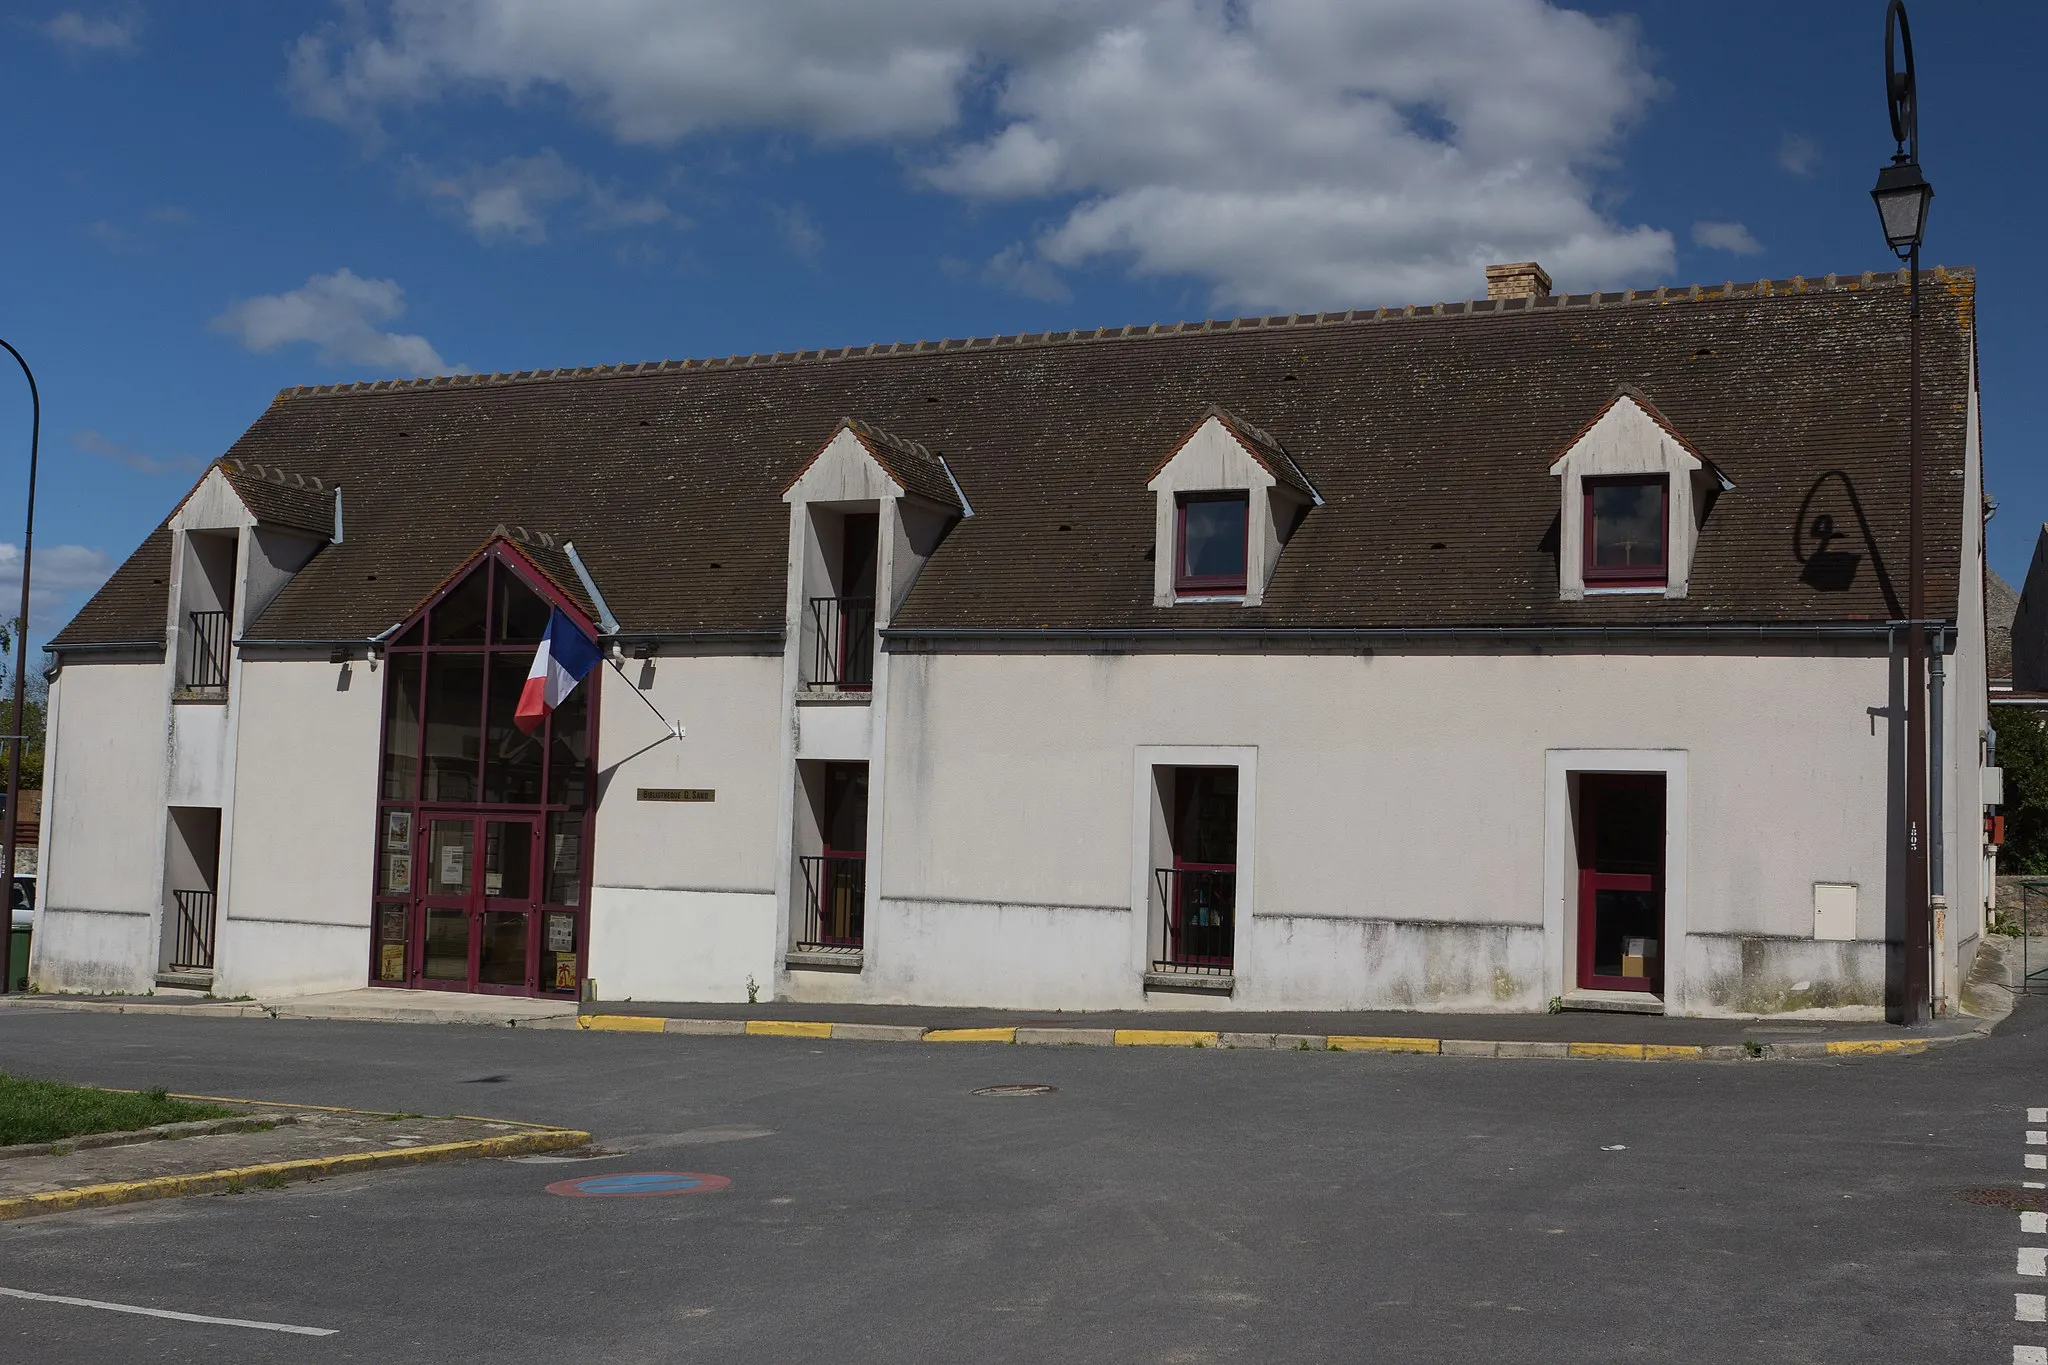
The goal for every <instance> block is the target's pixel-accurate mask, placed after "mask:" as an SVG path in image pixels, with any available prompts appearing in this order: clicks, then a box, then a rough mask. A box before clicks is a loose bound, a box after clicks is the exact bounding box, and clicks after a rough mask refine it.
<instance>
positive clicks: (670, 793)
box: [640, 787, 718, 801]
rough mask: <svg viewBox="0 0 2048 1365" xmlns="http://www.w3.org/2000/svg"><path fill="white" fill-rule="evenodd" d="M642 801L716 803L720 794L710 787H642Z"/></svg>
mask: <svg viewBox="0 0 2048 1365" xmlns="http://www.w3.org/2000/svg"><path fill="white" fill-rule="evenodd" d="M640 799H641V800H642V801H716V800H717V799H718V793H717V792H715V791H713V790H712V789H711V788H709V787H642V788H641V789H640Z"/></svg>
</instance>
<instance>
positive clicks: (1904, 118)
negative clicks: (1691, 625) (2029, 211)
mask: <svg viewBox="0 0 2048 1365" xmlns="http://www.w3.org/2000/svg"><path fill="white" fill-rule="evenodd" d="M1884 76H1885V98H1886V101H1887V103H1888V104H1889V105H1890V107H1891V120H1892V140H1893V141H1894V142H1896V143H1897V144H1898V149H1897V151H1895V152H1894V153H1893V154H1892V159H1891V164H1890V165H1888V166H1886V167H1885V168H1884V169H1883V170H1881V171H1879V172H1878V175H1877V185H1876V186H1875V187H1874V188H1873V189H1872V190H1871V191H1870V197H1871V199H1872V200H1873V201H1875V203H1876V204H1877V216H1878V220H1879V221H1880V222H1881V223H1882V224H1883V227H1884V240H1885V243H1886V245H1888V246H1890V247H1891V249H1892V251H1893V252H1894V253H1896V254H1897V255H1898V257H1899V258H1900V259H1901V260H1903V261H1904V262H1905V263H1906V276H1907V290H1908V292H1907V310H1908V317H1909V318H1910V322H1909V324H1908V331H1909V333H1910V338H1909V340H1908V342H1907V346H1908V354H1909V357H1910V358H1909V360H1908V361H1907V371H1908V376H1907V381H1906V384H1907V392H1906V528H1907V529H1906V898H1905V899H1906V942H1905V956H1906V960H1905V963H1904V964H1903V965H1904V968H1905V971H1904V973H1903V982H1902V985H1901V998H1900V999H1899V1001H1898V1002H1897V1004H1896V1007H1895V1013H1896V1015H1897V1018H1898V1022H1899V1023H1902V1024H1919V1023H1924V1022H1926V1020H1927V1018H1928V1017H1929V1014H1930V1012H1931V1007H1932V1001H1931V999H1930V997H1931V995H1932V989H1931V987H1932V983H1933V961H1932V955H1933V949H1934V935H1933V924H1932V918H1933V917H1932V904H1931V902H1930V900H1929V890H1930V885H1929V881H1928V875H1927V870H1928V859H1927V842H1928V838H1929V830H1928V828H1927V698H1926V688H1927V628H1926V625H1925V624H1924V622H1925V619H1926V615H1927V582H1926V579H1927V575H1926V570H1925V567H1924V565H1923V564H1922V563H1921V556H1920V521H1921V510H1920V483H1921V476H1920V241H1921V238H1922V237H1923V236H1924V235H1925V232H1926V229H1927V205H1928V201H1929V200H1931V199H1933V198H1934V187H1933V186H1932V185H1929V184H1928V183H1927V178H1926V177H1925V176H1923V175H1921V174H1920V91H1919V85H1918V82H1917V81H1916V80H1915V78H1914V74H1913V31H1912V29H1911V28H1910V27H1909V26H1908V24H1907V22H1906V6H1905V0H1891V5H1890V7H1889V8H1887V9H1886V10H1885V15H1884Z"/></svg>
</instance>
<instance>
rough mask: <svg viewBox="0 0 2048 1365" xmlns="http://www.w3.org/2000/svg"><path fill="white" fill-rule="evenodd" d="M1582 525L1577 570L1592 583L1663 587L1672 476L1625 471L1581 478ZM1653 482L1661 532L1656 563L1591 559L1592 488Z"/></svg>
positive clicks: (1666, 573)
mask: <svg viewBox="0 0 2048 1365" xmlns="http://www.w3.org/2000/svg"><path fill="white" fill-rule="evenodd" d="M1579 483H1580V494H1581V496H1582V497H1583V498H1584V502H1583V503H1582V504H1581V506H1582V508H1583V509H1584V516H1583V520H1584V523H1585V524H1584V525H1583V526H1582V527H1581V528H1580V540H1581V542H1582V544H1581V547H1580V572H1581V573H1582V574H1583V575H1584V577H1585V580H1586V583H1587V584H1588V585H1589V586H1591V585H1598V584H1614V585H1621V586H1629V587H1644V588H1651V587H1662V586H1663V585H1664V584H1665V583H1666V582H1668V581H1669V580H1670V577H1671V479H1670V477H1669V476H1668V475H1664V474H1627V475H1621V476H1618V477H1611V478H1598V479H1581V480H1580V481H1579ZM1650 484H1655V485H1656V487H1657V492H1658V496H1659V501H1660V502H1661V504H1662V506H1661V508H1660V510H1659V512H1658V516H1659V518H1660V519H1661V520H1662V521H1663V524H1664V532H1663V535H1662V536H1661V537H1660V538H1659V543H1658V547H1657V551H1658V553H1657V562H1656V563H1655V564H1629V565H1625V566H1621V567H1617V566H1615V565H1612V564H1595V563H1594V562H1593V491H1594V490H1595V489H1598V488H1621V487H1631V486H1633V487H1644V486H1648V485H1650Z"/></svg>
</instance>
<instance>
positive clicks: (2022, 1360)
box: [2012, 1346, 2048, 1365]
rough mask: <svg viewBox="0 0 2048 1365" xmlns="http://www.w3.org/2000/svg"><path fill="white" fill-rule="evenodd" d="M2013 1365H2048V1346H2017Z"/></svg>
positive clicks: (2013, 1355)
mask: <svg viewBox="0 0 2048 1365" xmlns="http://www.w3.org/2000/svg"><path fill="white" fill-rule="evenodd" d="M2012 1365H2048V1346H2015V1347H2013V1348H2012Z"/></svg>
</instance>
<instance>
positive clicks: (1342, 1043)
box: [1323, 1033, 1443, 1052]
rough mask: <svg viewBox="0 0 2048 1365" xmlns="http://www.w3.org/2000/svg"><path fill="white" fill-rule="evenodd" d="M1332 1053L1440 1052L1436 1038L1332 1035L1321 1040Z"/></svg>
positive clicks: (1356, 1034)
mask: <svg viewBox="0 0 2048 1365" xmlns="http://www.w3.org/2000/svg"><path fill="white" fill-rule="evenodd" d="M1323 1045H1324V1046H1325V1047H1327V1048H1329V1049H1330V1051H1332V1052H1441V1051H1443V1041H1442V1040H1441V1039H1438V1038H1374V1037H1371V1036H1369V1035H1367V1034H1362V1033H1333V1034H1331V1035H1330V1036H1329V1037H1328V1038H1326V1039H1324V1040H1323Z"/></svg>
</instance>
